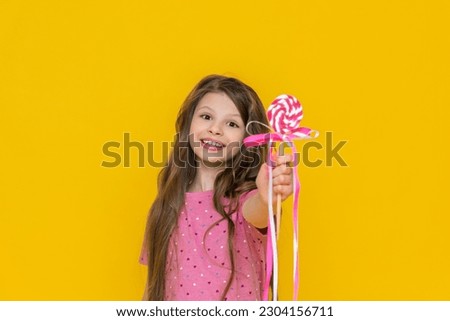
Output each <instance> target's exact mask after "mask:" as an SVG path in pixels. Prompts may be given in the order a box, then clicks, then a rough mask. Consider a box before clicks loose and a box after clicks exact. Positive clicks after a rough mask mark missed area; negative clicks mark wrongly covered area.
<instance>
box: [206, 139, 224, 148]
mask: <svg viewBox="0 0 450 321" xmlns="http://www.w3.org/2000/svg"><path fill="white" fill-rule="evenodd" d="M203 142H204V143H205V144H208V145H211V146H214V147H222V144H220V143H216V142H212V141H209V140H204V141H203Z"/></svg>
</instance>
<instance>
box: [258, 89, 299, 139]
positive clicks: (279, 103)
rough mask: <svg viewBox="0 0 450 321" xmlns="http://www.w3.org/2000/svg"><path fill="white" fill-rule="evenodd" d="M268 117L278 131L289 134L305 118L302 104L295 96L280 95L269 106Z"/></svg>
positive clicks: (271, 124)
mask: <svg viewBox="0 0 450 321" xmlns="http://www.w3.org/2000/svg"><path fill="white" fill-rule="evenodd" d="M267 117H268V118H269V123H270V126H272V128H273V129H274V130H275V131H276V132H277V133H283V134H289V133H291V132H293V131H295V130H296V129H297V128H298V126H299V125H300V121H301V120H302V118H303V108H302V104H300V102H299V101H298V100H297V98H295V97H294V96H290V95H280V96H278V97H277V98H276V99H275V100H274V101H273V102H272V104H271V105H270V106H269V109H268V110H267Z"/></svg>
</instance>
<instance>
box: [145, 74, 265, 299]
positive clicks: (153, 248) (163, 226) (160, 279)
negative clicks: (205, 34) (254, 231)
mask: <svg viewBox="0 0 450 321" xmlns="http://www.w3.org/2000/svg"><path fill="white" fill-rule="evenodd" d="M211 92H214V93H225V94H226V95H227V96H228V97H229V98H230V99H231V100H232V101H233V103H234V104H235V105H236V107H237V109H238V111H239V113H240V115H241V117H242V120H243V121H244V124H247V123H248V122H250V121H258V122H261V123H264V124H266V125H267V124H268V122H267V118H266V113H265V110H264V107H263V104H262V103H261V100H260V99H259V97H258V95H257V94H256V92H255V91H254V90H253V89H252V88H251V87H249V86H247V85H246V84H244V83H243V82H241V81H240V80H238V79H235V78H230V77H225V76H220V75H210V76H207V77H205V78H203V79H202V80H201V81H200V82H199V83H198V84H197V85H196V86H195V87H194V89H193V90H192V91H191V92H190V94H189V95H188V97H187V98H186V100H185V101H184V103H183V105H182V106H181V109H180V111H179V113H178V117H177V121H176V132H177V134H176V136H175V142H174V145H173V151H172V152H171V154H170V156H169V159H168V162H167V164H166V166H165V167H164V168H163V169H162V170H161V172H160V173H159V176H158V194H157V196H156V199H155V201H154V202H153V205H152V206H151V208H150V213H149V216H148V221H147V227H146V242H147V246H148V253H147V254H148V279H147V284H148V289H147V291H148V298H147V299H148V300H151V301H161V300H164V297H165V275H166V260H167V250H168V247H169V241H170V237H171V234H172V232H173V230H174V229H175V227H176V225H177V220H178V215H179V213H180V211H181V209H182V206H183V205H184V197H185V192H186V191H187V188H188V186H189V183H190V182H192V181H193V179H194V178H195V175H196V166H193V164H196V159H195V155H194V152H193V150H192V149H191V148H190V146H189V143H188V135H189V130H190V125H191V121H192V117H193V114H194V111H195V108H196V106H197V105H198V103H199V102H200V100H201V99H202V98H203V96H205V95H206V94H207V93H211ZM263 132H267V129H266V128H265V127H264V126H262V125H260V124H258V123H254V124H251V126H249V128H248V133H247V132H246V133H245V137H246V136H248V135H249V134H256V133H263ZM265 153H266V152H265V148H257V149H252V150H248V149H247V148H245V147H244V146H241V151H240V152H238V153H237V154H236V155H235V156H234V158H233V159H232V160H231V162H230V164H227V166H225V168H224V170H222V171H221V172H219V173H218V174H217V177H216V179H215V182H214V197H213V201H214V207H215V209H216V210H217V212H218V213H220V214H221V215H222V217H223V218H222V220H227V223H228V252H229V257H230V263H231V266H232V271H231V274H230V278H229V280H228V283H227V286H226V288H225V291H224V293H223V294H222V299H224V298H225V295H226V293H227V292H228V290H229V288H230V286H231V282H232V280H233V277H234V273H235V264H234V255H233V235H234V223H233V221H232V220H231V218H230V215H231V214H232V213H233V212H234V211H235V210H236V208H237V206H238V204H237V202H238V196H239V195H240V194H242V193H244V192H246V191H250V190H252V189H254V188H256V184H255V179H256V176H257V174H258V171H259V168H260V167H261V164H262V162H263V161H264V157H265ZM222 196H225V197H227V198H229V199H230V206H228V207H227V208H226V209H225V208H224V206H223V205H222V203H221V197H222Z"/></svg>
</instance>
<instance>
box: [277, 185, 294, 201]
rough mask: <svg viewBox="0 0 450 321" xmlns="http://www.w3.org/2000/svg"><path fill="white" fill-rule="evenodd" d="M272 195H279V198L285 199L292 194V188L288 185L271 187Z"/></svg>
mask: <svg viewBox="0 0 450 321" xmlns="http://www.w3.org/2000/svg"><path fill="white" fill-rule="evenodd" d="M273 193H274V194H275V195H281V198H283V199H285V198H287V197H288V196H289V195H291V194H292V186H290V185H277V186H274V187H273Z"/></svg>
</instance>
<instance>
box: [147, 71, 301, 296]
mask: <svg viewBox="0 0 450 321" xmlns="http://www.w3.org/2000/svg"><path fill="white" fill-rule="evenodd" d="M250 121H257V122H260V123H263V124H266V125H268V121H267V118H266V113H265V110H264V107H263V105H262V103H261V101H260V99H259V97H258V95H257V94H256V93H255V91H254V90H253V89H252V88H250V87H249V86H247V85H246V84H244V83H242V82H241V81H239V80H237V79H235V78H229V77H224V76H218V75H211V76H207V77H205V78H204V79H202V80H201V81H200V82H199V83H198V84H197V85H196V86H195V88H194V89H193V90H192V92H191V93H190V94H189V95H188V97H187V98H186V100H185V101H184V103H183V105H182V107H181V110H180V111H179V114H178V118H177V121H176V130H177V136H176V139H175V143H174V148H173V151H172V152H171V155H170V157H169V160H168V163H167V165H166V166H165V167H164V168H163V169H162V170H161V172H160V174H159V177H158V195H157V197H156V199H155V201H154V203H153V205H152V207H151V209H150V213H149V217H148V221H147V227H146V233H145V240H144V245H143V247H142V253H141V258H140V262H141V263H143V264H147V265H148V279H147V285H146V287H145V293H144V299H145V300H196V301H204V300H261V298H262V292H263V288H262V285H263V280H264V273H265V240H266V237H265V233H264V230H263V229H264V228H265V227H266V226H267V217H268V204H267V203H268V195H267V193H268V168H267V164H265V163H264V161H265V155H266V148H265V147H259V148H251V149H247V148H245V147H244V145H243V144H242V140H243V139H244V138H245V137H247V136H249V135H252V134H257V133H262V132H267V131H268V130H267V128H266V127H264V126H263V125H261V124H259V123H252V124H250V126H248V132H247V131H246V125H247V123H249V122H250ZM289 161H291V157H290V156H279V157H276V166H275V168H273V193H274V197H273V199H274V200H276V194H280V195H281V198H282V200H284V199H286V198H287V197H288V196H289V195H290V194H292V169H291V168H290V167H288V166H287V163H288V162H289ZM275 202H276V201H275ZM273 205H275V204H272V206H273Z"/></svg>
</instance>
